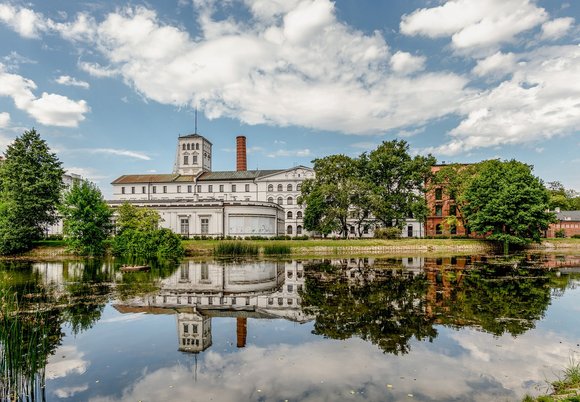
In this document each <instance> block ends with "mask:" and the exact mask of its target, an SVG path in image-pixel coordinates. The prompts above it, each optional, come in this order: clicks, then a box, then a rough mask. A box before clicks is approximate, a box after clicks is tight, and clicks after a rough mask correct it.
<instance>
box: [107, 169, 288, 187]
mask: <svg viewBox="0 0 580 402" xmlns="http://www.w3.org/2000/svg"><path fill="white" fill-rule="evenodd" d="M284 171H285V170H244V171H236V170H234V171H223V172H204V173H202V174H201V175H200V176H199V177H198V179H197V180H198V181H220V180H253V179H256V178H259V177H262V176H267V175H271V174H274V173H280V172H284ZM194 181H195V176H194V175H179V174H127V175H123V176H121V177H119V178H117V179H116V180H114V181H113V182H112V183H111V184H141V183H173V182H194Z"/></svg>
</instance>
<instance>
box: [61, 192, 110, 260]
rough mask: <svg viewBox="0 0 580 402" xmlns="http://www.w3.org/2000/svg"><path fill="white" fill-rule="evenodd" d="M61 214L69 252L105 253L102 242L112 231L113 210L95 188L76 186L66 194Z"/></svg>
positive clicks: (83, 253) (85, 253)
mask: <svg viewBox="0 0 580 402" xmlns="http://www.w3.org/2000/svg"><path fill="white" fill-rule="evenodd" d="M59 211H60V213H61V215H62V218H63V226H64V230H63V231H64V234H65V236H66V242H67V245H68V247H69V249H70V250H72V251H73V252H74V253H76V254H80V255H100V254H103V252H104V250H105V248H104V243H103V242H104V241H105V240H106V239H107V237H108V236H109V233H110V231H111V228H112V225H111V216H112V211H111V209H110V208H109V207H108V205H107V204H106V202H105V200H104V199H103V196H102V194H101V191H100V190H99V189H98V187H97V186H96V185H94V184H93V183H90V182H88V181H82V182H81V183H80V184H77V183H75V184H74V185H73V187H72V188H71V189H70V190H69V191H67V192H66V193H65V194H64V197H63V202H62V204H61V206H60V208H59Z"/></svg>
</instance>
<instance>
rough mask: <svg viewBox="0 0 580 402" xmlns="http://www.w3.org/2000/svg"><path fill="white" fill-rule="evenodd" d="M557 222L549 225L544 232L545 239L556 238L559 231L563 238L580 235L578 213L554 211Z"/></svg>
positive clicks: (579, 214) (579, 217)
mask: <svg viewBox="0 0 580 402" xmlns="http://www.w3.org/2000/svg"><path fill="white" fill-rule="evenodd" d="M556 219H558V222H556V223H552V224H550V227H549V228H548V230H547V231H546V237H552V238H553V237H556V233H557V232H559V231H560V230H561V231H563V232H564V236H565V237H572V236H574V235H580V211H560V210H556Z"/></svg>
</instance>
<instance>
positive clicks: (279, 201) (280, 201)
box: [277, 197, 282, 205]
mask: <svg viewBox="0 0 580 402" xmlns="http://www.w3.org/2000/svg"><path fill="white" fill-rule="evenodd" d="M277 202H278V205H282V197H278V200H277Z"/></svg>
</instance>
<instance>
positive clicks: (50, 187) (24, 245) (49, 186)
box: [0, 129, 64, 254]
mask: <svg viewBox="0 0 580 402" xmlns="http://www.w3.org/2000/svg"><path fill="white" fill-rule="evenodd" d="M63 173H64V171H63V169H62V167H61V163H60V161H59V160H58V158H57V157H56V155H55V154H54V153H52V152H50V149H49V147H48V145H47V144H46V142H45V141H44V140H42V139H41V138H40V135H39V134H38V133H37V132H36V130H34V129H32V130H29V131H26V132H24V134H22V136H20V137H18V138H16V140H14V142H13V143H12V144H11V145H9V146H8V148H7V150H6V153H5V160H4V161H3V162H2V164H1V165H0V254H15V253H19V252H23V251H27V250H29V249H30V248H32V242H33V241H34V240H37V239H39V238H40V237H41V235H42V234H43V231H44V230H45V228H46V226H47V225H49V224H51V223H54V222H55V221H56V219H57V217H56V213H55V212H56V208H57V205H58V202H59V197H60V191H61V189H62V186H63V185H62V175H63Z"/></svg>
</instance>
